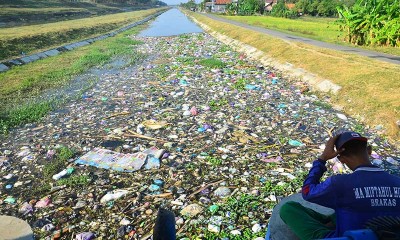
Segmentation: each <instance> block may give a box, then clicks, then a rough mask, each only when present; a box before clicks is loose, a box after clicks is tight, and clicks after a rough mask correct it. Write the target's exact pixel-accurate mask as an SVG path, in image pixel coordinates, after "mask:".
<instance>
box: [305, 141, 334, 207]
mask: <svg viewBox="0 0 400 240" xmlns="http://www.w3.org/2000/svg"><path fill="white" fill-rule="evenodd" d="M337 138H338V136H336V137H332V138H330V139H329V140H328V142H327V143H326V146H325V150H324V152H323V153H322V155H321V156H320V157H319V158H318V160H316V161H314V162H313V166H312V167H311V169H310V172H309V173H308V176H307V178H306V180H304V183H303V188H302V194H303V198H304V200H306V201H310V202H313V203H317V204H319V205H322V206H326V207H334V206H335V203H336V194H335V189H334V184H333V182H334V177H330V178H328V179H327V180H326V181H324V182H322V183H320V179H321V177H322V175H323V174H324V173H325V172H326V167H325V163H326V161H327V160H329V159H332V158H334V157H336V156H337V155H338V154H339V153H340V152H339V151H335V149H334V144H335V141H336V139H337Z"/></svg>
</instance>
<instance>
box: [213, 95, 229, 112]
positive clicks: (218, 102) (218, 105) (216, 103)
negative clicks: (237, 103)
mask: <svg viewBox="0 0 400 240" xmlns="http://www.w3.org/2000/svg"><path fill="white" fill-rule="evenodd" d="M228 103H229V102H228V100H227V99H226V98H220V99H218V100H211V101H210V102H209V103H208V105H209V106H210V109H211V111H217V110H219V109H221V107H223V106H226V105H228Z"/></svg>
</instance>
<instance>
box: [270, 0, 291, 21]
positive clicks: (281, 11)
mask: <svg viewBox="0 0 400 240" xmlns="http://www.w3.org/2000/svg"><path fill="white" fill-rule="evenodd" d="M287 11H289V9H288V8H287V7H286V4H285V1H284V0H278V3H277V4H276V5H275V6H274V7H273V8H272V11H271V15H272V16H274V17H285V15H286V12H287Z"/></svg>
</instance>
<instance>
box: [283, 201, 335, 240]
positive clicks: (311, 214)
mask: <svg viewBox="0 0 400 240" xmlns="http://www.w3.org/2000/svg"><path fill="white" fill-rule="evenodd" d="M279 214H280V216H281V219H282V220H283V222H284V223H286V224H287V225H288V226H289V228H290V229H291V230H292V231H293V232H294V233H295V234H296V235H297V236H298V237H299V238H300V239H301V240H311V239H321V238H324V237H325V236H326V235H327V234H328V233H330V232H332V230H335V226H334V225H335V224H336V216H335V214H332V215H328V216H327V215H323V214H321V213H318V212H316V211H314V210H312V209H309V208H306V207H304V206H303V205H301V204H300V203H298V202H287V203H285V204H283V205H282V207H281V209H280V211H279Z"/></svg>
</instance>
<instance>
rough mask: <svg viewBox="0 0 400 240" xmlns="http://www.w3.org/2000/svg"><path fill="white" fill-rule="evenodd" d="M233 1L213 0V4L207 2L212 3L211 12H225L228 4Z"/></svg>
mask: <svg viewBox="0 0 400 240" xmlns="http://www.w3.org/2000/svg"><path fill="white" fill-rule="evenodd" d="M229 3H232V0H211V4H208V5H207V3H206V8H207V6H210V5H211V8H210V10H211V12H215V13H224V12H225V11H226V5H227V4H229Z"/></svg>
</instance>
